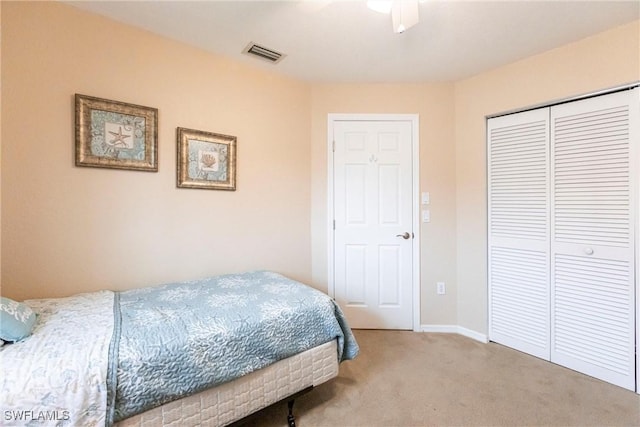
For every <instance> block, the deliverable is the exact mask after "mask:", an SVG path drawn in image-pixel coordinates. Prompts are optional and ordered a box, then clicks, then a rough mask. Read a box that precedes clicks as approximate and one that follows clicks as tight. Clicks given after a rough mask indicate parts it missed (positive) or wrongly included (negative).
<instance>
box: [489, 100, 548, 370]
mask: <svg viewBox="0 0 640 427" xmlns="http://www.w3.org/2000/svg"><path fill="white" fill-rule="evenodd" d="M487 141H488V144H487V150H488V173H489V178H488V180H489V181H488V183H489V195H488V213H489V218H488V219H489V224H488V228H489V251H488V255H489V263H488V264H489V338H490V339H491V340H492V341H495V342H498V343H500V344H504V345H507V346H509V347H512V348H515V349H518V350H520V351H524V352H526V353H529V354H533V355H535V356H538V357H541V358H543V359H546V360H549V354H550V349H549V196H548V194H549V109H548V108H542V109H539V110H533V111H526V112H522V113H518V114H510V115H507V116H503V117H497V118H494V119H491V120H489V121H488V123H487Z"/></svg>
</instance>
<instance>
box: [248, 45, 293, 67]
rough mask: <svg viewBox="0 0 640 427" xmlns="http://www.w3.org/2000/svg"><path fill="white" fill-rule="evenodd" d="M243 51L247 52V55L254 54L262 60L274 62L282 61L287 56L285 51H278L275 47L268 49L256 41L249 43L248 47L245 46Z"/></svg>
mask: <svg viewBox="0 0 640 427" xmlns="http://www.w3.org/2000/svg"><path fill="white" fill-rule="evenodd" d="M242 53H246V54H247V55H252V56H255V57H257V58H260V59H262V60H265V61H269V62H271V63H272V64H276V63H278V62H280V61H281V60H282V59H283V58H284V57H285V56H287V55H285V54H283V53H280V52H276V51H275V50H273V49H268V48H266V47H264V46H260V45H257V44H255V43H254V42H251V43H249V44H248V45H247V47H245V48H244V50H243V51H242Z"/></svg>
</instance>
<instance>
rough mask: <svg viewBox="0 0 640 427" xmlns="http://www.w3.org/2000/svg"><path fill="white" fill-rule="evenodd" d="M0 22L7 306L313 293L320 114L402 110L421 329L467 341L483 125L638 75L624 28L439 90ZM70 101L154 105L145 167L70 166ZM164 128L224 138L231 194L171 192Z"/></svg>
mask: <svg viewBox="0 0 640 427" xmlns="http://www.w3.org/2000/svg"><path fill="white" fill-rule="evenodd" d="M2 12H3V13H2V14H1V15H0V19H1V22H2V34H1V37H2V50H1V52H0V55H1V60H2V80H1V85H2V92H1V95H2V100H1V105H0V107H1V108H2V127H1V128H0V135H1V137H2V138H1V142H3V143H2V144H1V146H0V148H1V154H0V155H1V159H2V162H1V181H0V182H1V185H2V187H1V190H2V191H1V192H0V196H1V209H2V212H1V213H2V215H1V222H2V227H1V229H0V230H1V238H2V245H1V248H0V250H1V254H2V257H1V263H0V264H1V266H0V267H1V270H0V273H1V274H0V280H1V284H2V286H3V288H2V293H3V295H7V296H9V297H13V298H17V299H23V298H30V297H46V296H62V295H68V294H71V293H74V292H78V291H90V290H94V289H102V288H110V289H126V288H131V287H136V286H142V285H147V284H153V283H161V282H167V281H171V280H180V279H188V278H195V277H201V276H205V275H211V274H219V273H226V272H233V271H240V270H247V269H256V268H268V269H273V270H276V271H280V272H283V273H285V274H288V275H290V276H292V277H294V278H296V279H299V280H303V281H306V282H310V283H312V284H313V285H314V286H315V287H317V288H319V289H322V290H326V289H327V277H326V274H327V239H326V224H327V222H326V221H327V164H326V162H327V145H326V144H327V114H328V113H411V114H419V116H420V191H429V192H430V193H431V200H432V201H431V204H430V206H429V209H430V210H431V217H432V221H431V222H430V223H428V224H422V230H421V231H422V241H421V270H422V277H421V290H422V299H421V323H422V324H425V325H431V324H434V325H437V324H440V325H452V324H459V325H461V326H463V327H466V328H468V329H471V330H474V331H478V332H481V333H484V332H486V322H487V318H486V312H487V304H486V195H485V194H486V184H485V180H486V168H485V161H486V160H485V156H486V153H485V133H484V132H485V116H486V115H488V114H494V113H498V112H501V111H505V110H508V109H512V108H520V107H525V106H528V105H532V104H537V103H540V102H546V101H549V100H553V99H557V98H562V97H567V96H572V95H576V94H580V93H585V92H590V91H595V90H599V89H603V88H607V87H610V86H615V85H618V84H622V83H626V82H631V81H636V80H640V59H639V58H640V42H639V40H638V39H639V37H640V23H639V22H635V23H633V24H630V25H626V26H622V27H619V28H616V29H614V30H611V31H608V32H605V33H602V34H599V35H596V36H594V37H591V38H588V39H585V40H582V41H580V42H577V43H574V44H571V45H568V46H564V47H562V48H559V49H556V50H553V51H550V52H547V53H544V54H541V55H537V56H535V57H531V58H528V59H526V60H523V61H520V62H517V63H514V64H511V65H508V66H505V67H501V68H499V69H496V70H493V71H490V72H487V73H484V74H481V75H479V76H476V77H474V78H471V79H468V80H464V81H460V82H456V83H438V84H370V85H358V84H344V85H339V84H318V85H310V84H306V83H302V82H298V81H295V80H292V79H288V78H285V77H281V76H278V75H276V74H269V73H266V72H263V71H258V70H257V69H253V68H250V67H247V66H244V65H239V64H237V63H235V62H232V61H227V60H225V59H222V58H219V57H216V56H214V55H211V54H208V53H205V52H203V51H200V50H197V49H194V48H191V47H188V46H186V45H183V44H180V43H177V42H173V41H170V40H167V39H163V38H160V37H158V36H155V35H152V34H149V33H146V32H144V31H141V30H138V29H134V28H131V27H128V26H125V25H121V24H118V23H115V22H113V21H110V20H107V19H104V18H101V17H98V16H96V15H91V14H87V13H85V12H81V11H79V10H77V9H75V8H73V7H70V6H67V5H63V4H59V3H48V2H29V3H19V2H16V3H14V2H3V3H2ZM74 93H82V94H87V95H92V96H98V97H103V98H109V99H115V100H119V101H124V102H131V103H137V104H142V105H148V106H152V107H156V108H158V109H159V172H158V173H145V172H133V171H119V170H108V169H98V168H78V167H75V166H74V164H73V158H74V157H73V154H74V151H73V138H74V137H73V131H74V127H73V126H74V125H73V94H74ZM177 126H182V127H190V128H194V129H201V130H208V131H213V132H219V133H226V134H230V135H235V136H237V137H238V157H239V163H238V191H236V192H222V191H205V190H187V189H177V188H176V187H175V162H176V157H175V148H176V147H175V144H176V143H175V128H176V127H177ZM456 236H457V237H456ZM437 281H445V282H446V283H447V295H444V296H438V295H436V292H435V283H436V282H437Z"/></svg>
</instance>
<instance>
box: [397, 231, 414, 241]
mask: <svg viewBox="0 0 640 427" xmlns="http://www.w3.org/2000/svg"><path fill="white" fill-rule="evenodd" d="M396 237H402V238H403V239H404V240H407V239H408V238H409V237H411V234H409V232H408V231H405V232H404V233H403V234H396Z"/></svg>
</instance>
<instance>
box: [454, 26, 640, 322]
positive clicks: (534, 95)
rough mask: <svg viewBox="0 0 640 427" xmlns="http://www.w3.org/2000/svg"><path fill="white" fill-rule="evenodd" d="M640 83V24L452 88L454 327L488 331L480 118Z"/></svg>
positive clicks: (482, 121) (482, 124) (483, 147)
mask: <svg viewBox="0 0 640 427" xmlns="http://www.w3.org/2000/svg"><path fill="white" fill-rule="evenodd" d="M638 80H640V21H635V22H634V23H631V24H628V25H624V26H621V27H618V28H615V29H613V30H610V31H607V32H604V33H601V34H598V35H596V36H593V37H590V38H587V39H584V40H581V41H579V42H577V43H573V44H570V45H566V46H563V47H561V48H558V49H554V50H552V51H549V52H546V53H544V54H541V55H537V56H534V57H530V58H528V59H525V60H523V61H519V62H516V63H514V64H511V65H507V66H505V67H501V68H498V69H496V70H493V71H490V72H487V73H484V74H481V75H478V76H475V77H473V78H470V79H468V80H464V81H460V82H457V83H456V85H455V108H456V112H455V141H456V185H457V205H456V208H457V221H458V222H457V233H458V234H457V250H458V254H457V279H458V313H457V321H458V324H459V325H460V326H463V327H466V328H469V329H472V330H474V331H478V332H482V333H485V332H486V331H487V279H486V278H487V268H486V256H487V254H486V247H487V239H486V236H487V226H486V221H487V216H486V213H487V204H486V141H485V137H486V135H485V116H487V115H490V114H496V113H500V112H503V111H507V110H511V109H516V108H523V107H527V106H530V105H536V104H539V103H544V102H548V101H552V100H556V99H561V98H565V97H571V96H574V95H579V94H584V93H589V92H594V91H598V90H601V89H606V88H609V87H613V86H617V85H621V84H625V83H630V82H633V81H638Z"/></svg>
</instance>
